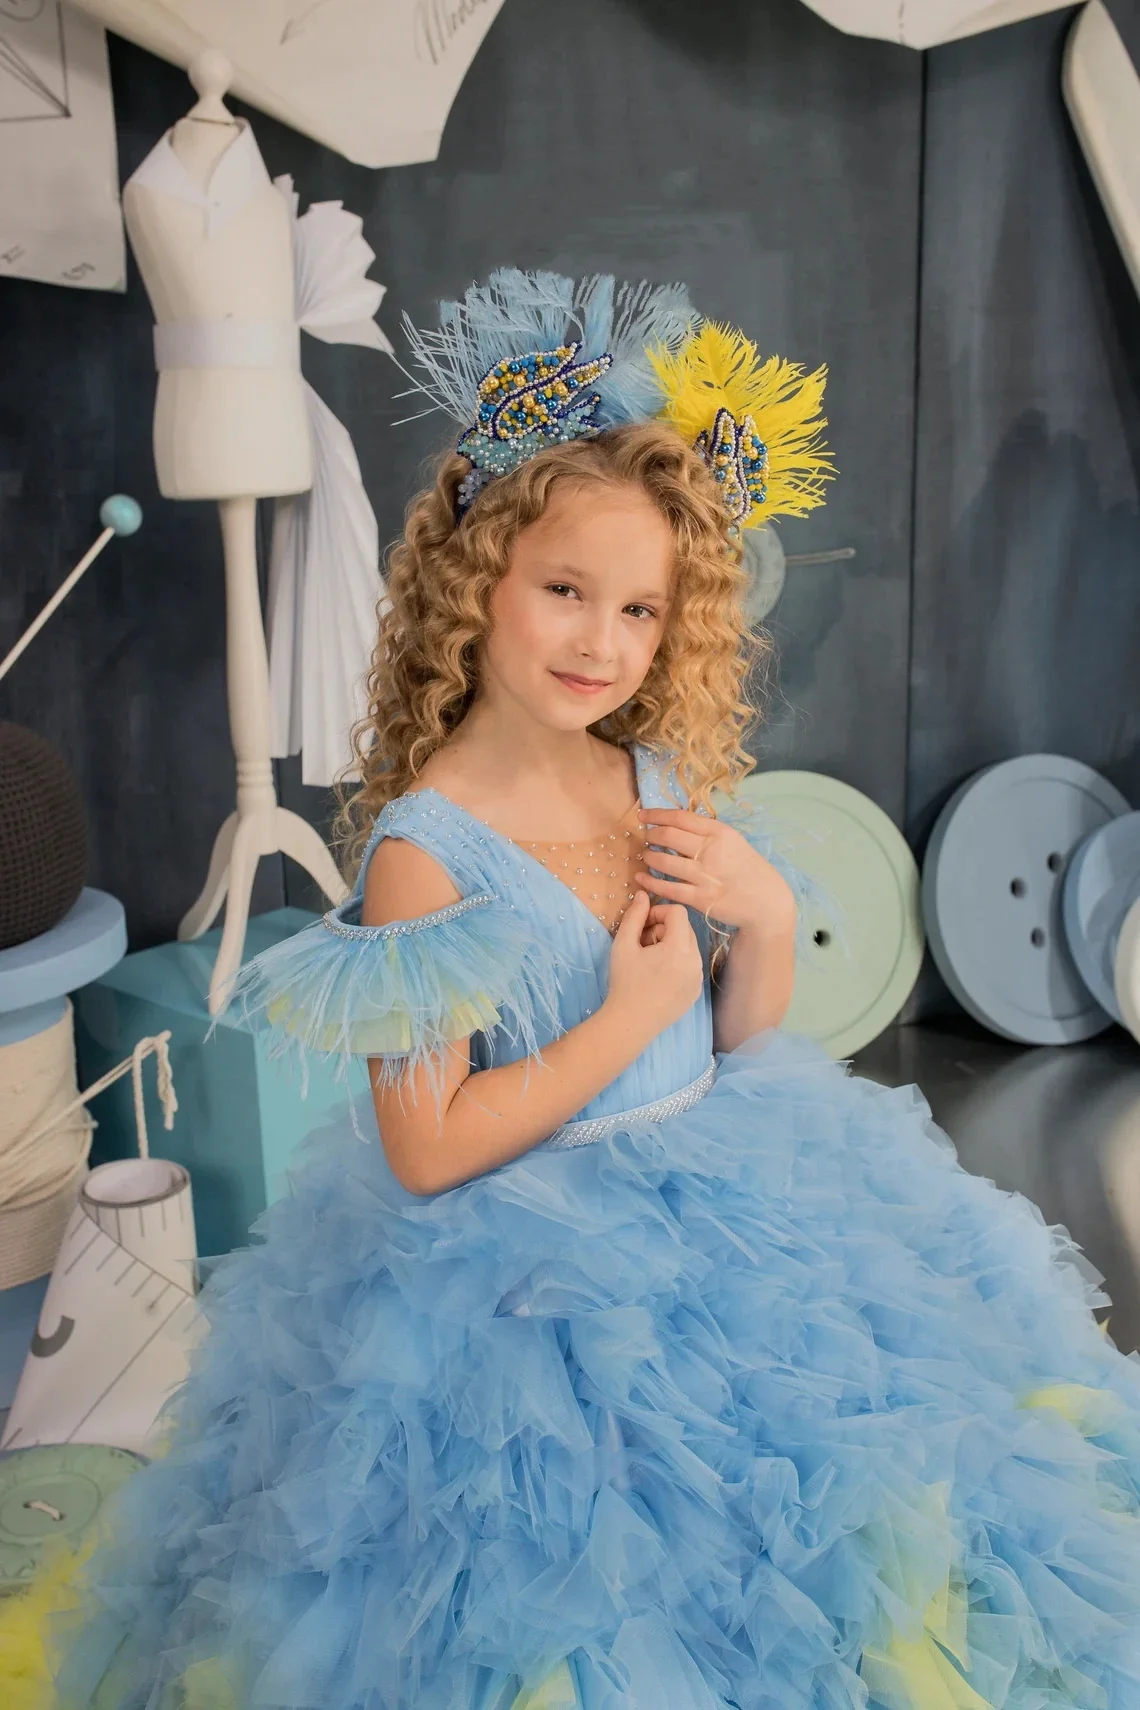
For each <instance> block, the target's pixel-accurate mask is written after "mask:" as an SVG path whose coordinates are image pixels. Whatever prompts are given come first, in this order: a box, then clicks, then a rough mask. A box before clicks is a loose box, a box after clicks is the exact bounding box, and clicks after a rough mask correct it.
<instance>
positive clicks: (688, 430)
mask: <svg viewBox="0 0 1140 1710" xmlns="http://www.w3.org/2000/svg"><path fill="white" fill-rule="evenodd" d="M649 360H650V361H651V362H652V364H653V367H654V371H655V372H656V374H657V377H658V379H659V380H660V382H661V389H662V392H663V394H664V398H665V403H664V407H663V409H662V411H661V414H662V415H663V416H664V418H665V420H666V421H668V422H672V424H673V426H674V427H675V428H676V429H677V431H678V432H679V433H680V434H681V435H682V436H683V437H684V438H685V439H687V440H688V441H689V443H690V444H691V445H693V446H695V447H696V449H697V451H699V452H700V454H701V456H702V457H703V458H704V460H705V462H706V463H707V464H708V465H709V468H710V469H711V470H712V472H713V475H714V477H715V479H716V481H717V482H718V484H719V485H720V489H721V496H722V498H723V500H724V505H725V509H726V510H727V511H728V514H729V516H730V517H731V518H732V520H733V522H734V523H735V524H736V525H737V527H739V528H756V527H757V526H758V525H759V524H760V523H765V522H767V521H769V519H770V518H771V517H774V516H785V517H802V516H806V515H807V513H808V511H813V510H815V508H816V506H817V505H822V504H823V503H824V491H823V484H824V482H825V481H829V480H830V479H831V478H832V476H833V475H834V474H835V470H834V467H833V465H832V461H831V453H830V452H829V451H828V450H827V448H826V447H825V446H824V444H823V440H822V438H821V433H822V430H823V429H824V428H825V427H826V426H827V419H826V417H825V416H822V415H821V414H820V407H821V405H822V403H823V388H824V384H825V382H826V380H827V369H826V368H817V369H816V371H815V372H814V374H806V373H805V372H804V370H803V369H802V368H801V367H800V366H799V364H798V363H795V362H785V361H784V359H783V357H780V356H770V357H768V359H767V361H763V360H761V358H760V356H759V355H758V353H757V350H756V346H755V345H754V344H753V343H752V341H751V339H747V338H745V337H744V335H743V334H742V333H738V332H736V331H735V330H734V329H733V328H732V327H725V326H718V325H717V324H716V323H715V322H713V321H706V322H705V324H704V325H703V326H702V327H701V328H700V330H699V331H698V332H697V333H695V334H694V336H693V337H692V338H690V339H688V340H686V342H685V344H684V345H683V346H682V347H681V349H680V350H678V351H675V352H674V351H668V350H664V349H662V350H657V351H651V352H650V356H649Z"/></svg>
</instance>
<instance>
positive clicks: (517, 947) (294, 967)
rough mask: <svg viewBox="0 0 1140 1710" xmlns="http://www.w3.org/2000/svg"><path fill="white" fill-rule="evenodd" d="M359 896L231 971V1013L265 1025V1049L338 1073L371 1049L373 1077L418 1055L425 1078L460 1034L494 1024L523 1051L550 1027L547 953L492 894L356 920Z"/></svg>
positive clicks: (553, 1012)
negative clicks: (369, 922) (384, 918)
mask: <svg viewBox="0 0 1140 1710" xmlns="http://www.w3.org/2000/svg"><path fill="white" fill-rule="evenodd" d="M360 906H361V905H360V898H359V897H358V896H355V895H354V896H353V897H350V898H349V899H348V901H346V902H344V903H341V904H340V905H339V906H338V907H337V908H334V909H332V910H330V912H329V913H328V914H326V915H325V916H324V918H323V919H322V920H321V921H319V922H318V923H316V924H315V925H313V926H309V927H306V928H305V929H304V930H303V931H301V932H298V933H297V934H296V935H295V936H294V937H292V938H286V939H284V940H283V941H282V942H281V943H280V944H276V945H274V946H273V947H272V948H271V949H269V950H266V951H263V952H262V954H261V955H260V956H255V957H254V958H253V959H252V960H251V961H250V962H247V963H246V964H245V966H244V967H243V968H242V969H241V970H240V972H239V973H238V974H237V976H236V978H235V980H234V983H233V986H232V988H231V997H232V1000H233V1001H234V1003H236V1005H237V1017H238V1020H239V1024H241V1025H245V1026H248V1027H251V1028H254V1029H258V1030H261V1029H265V1030H266V1031H267V1033H268V1048H269V1054H270V1055H271V1056H281V1055H290V1056H293V1057H295V1058H296V1059H297V1060H298V1061H299V1062H300V1065H301V1068H302V1073H303V1075H304V1074H306V1072H307V1066H308V1063H309V1060H310V1058H311V1057H313V1056H316V1057H318V1058H320V1059H324V1060H329V1061H331V1062H332V1063H333V1064H334V1072H336V1073H337V1074H338V1076H341V1077H343V1076H346V1075H347V1072H348V1067H349V1064H350V1063H351V1062H352V1061H353V1059H358V1058H371V1059H374V1060H377V1061H378V1062H379V1065H380V1068H379V1079H380V1081H381V1083H382V1084H384V1083H388V1084H394V1083H395V1082H397V1081H400V1080H402V1079H403V1078H404V1077H405V1076H406V1075H407V1074H408V1072H409V1071H410V1070H413V1069H416V1068H418V1067H420V1066H422V1067H424V1068H425V1069H426V1070H427V1071H428V1076H429V1082H430V1084H431V1085H432V1086H433V1088H435V1087H438V1084H439V1070H440V1068H441V1066H442V1062H443V1058H444V1055H445V1048H446V1047H447V1046H449V1045H451V1044H452V1043H453V1042H455V1041H456V1040H460V1039H464V1038H466V1037H467V1036H468V1035H469V1034H472V1033H477V1032H483V1033H485V1032H489V1031H490V1030H491V1029H492V1028H496V1027H498V1028H502V1029H504V1030H505V1032H506V1034H507V1036H508V1037H509V1038H510V1039H511V1040H512V1041H514V1042H517V1043H518V1044H519V1045H520V1046H521V1047H522V1052H523V1054H525V1055H526V1056H531V1055H535V1054H537V1053H538V1052H539V1050H540V1048H541V1044H542V1043H544V1042H548V1041H549V1039H551V1038H553V1037H555V1036H556V1035H557V1032H558V1031H559V1028H558V967H557V963H556V961H555V959H554V957H553V955H552V953H551V951H550V950H549V948H548V947H547V946H546V945H544V943H543V942H542V940H541V939H540V938H539V937H537V936H536V935H535V934H534V933H533V932H531V931H529V930H528V928H527V926H526V924H525V922H524V921H523V919H522V918H520V917H519V916H518V915H517V914H516V912H515V910H514V909H512V908H510V907H509V906H508V905H506V904H504V903H503V902H501V901H500V900H499V899H498V898H497V897H495V896H494V895H493V894H492V893H490V892H480V893H475V894H473V895H471V896H467V897H464V898H462V899H461V900H460V901H459V902H454V903H449V904H448V905H447V906H446V907H445V908H440V909H435V910H433V911H432V912H431V913H430V914H425V915H421V916H419V917H417V918H416V919H414V920H398V921H392V922H390V923H389V924H387V925H385V926H362V925H361V924H360ZM544 1036H545V1038H544ZM373 1078H374V1079H375V1078H376V1071H375V1069H374V1071H373Z"/></svg>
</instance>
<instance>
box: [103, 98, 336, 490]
mask: <svg viewBox="0 0 1140 1710" xmlns="http://www.w3.org/2000/svg"><path fill="white" fill-rule="evenodd" d="M223 111H224V109H223ZM123 213H124V217H125V221H126V226H127V232H128V235H129V237H130V240H131V246H132V248H133V250H134V253H135V257H136V259H137V261H138V264H139V270H140V272H141V273H142V276H143V283H144V284H145V286H146V289H147V293H148V295H149V297H150V300H151V305H152V307H153V309H154V313H155V319H156V322H157V324H158V326H159V327H160V328H170V327H171V326H172V325H174V324H177V330H178V332H179V333H181V332H183V331H185V330H186V323H209V324H212V326H213V327H214V328H217V326H218V323H229V327H228V328H226V327H225V326H223V327H222V331H223V332H225V331H227V330H228V331H230V332H232V333H233V334H234V335H235V338H236V341H237V342H235V343H232V344H231V345H229V346H228V347H224V349H225V354H224V358H223V359H222V360H217V356H216V355H215V356H212V355H211V352H212V351H215V350H216V348H217V336H216V333H215V334H214V335H213V336H212V337H211V336H209V335H210V327H209V326H208V327H207V342H206V344H205V346H204V348H203V349H199V350H198V351H197V353H196V354H195V355H194V358H193V361H192V362H188V361H187V360H186V358H185V356H184V355H183V354H180V353H179V350H178V348H177V347H175V348H174V350H173V352H171V350H169V349H168V350H167V353H166V357H165V359H164V366H162V367H161V368H160V371H159V376H158V393H157V398H156V401H155V420H154V453H155V464H156V467H157V471H158V484H159V489H160V491H161V492H162V493H163V494H164V495H165V496H166V497H167V498H174V499H220V498H230V497H237V496H255V497H262V496H268V495H273V494H282V493H297V492H302V491H304V490H305V489H307V488H308V487H309V486H310V485H311V483H312V463H311V453H310V436H309V426H308V418H307V415H306V407H305V400H304V392H303V382H302V380H301V374H300V369H299V366H298V365H297V359H296V334H295V333H290V330H289V329H291V328H293V327H294V324H295V314H294V286H293V236H292V216H291V212H290V209H289V207H288V204H287V203H286V200H285V198H284V197H283V196H282V195H281V194H280V193H279V191H277V190H276V189H275V188H274V186H273V184H272V183H271V181H270V179H269V175H268V173H267V172H266V170H265V166H264V163H263V162H262V159H261V155H260V153H259V151H258V149H257V144H256V142H255V141H254V138H253V134H252V132H251V131H250V129H249V127H248V125H246V124H245V123H244V122H241V121H235V122H234V123H233V124H227V123H225V122H217V121H203V120H200V119H192V118H186V119H182V120H180V121H179V122H178V124H177V125H176V126H175V127H174V130H173V132H172V133H170V135H168V136H166V137H163V139H162V140H161V141H160V142H159V143H158V145H157V147H156V148H155V149H154V150H153V151H152V153H151V154H150V155H148V157H147V159H146V160H145V161H144V162H143V164H142V166H141V167H140V168H139V170H138V172H137V173H136V174H135V175H134V177H132V178H131V179H130V180H129V182H128V183H127V184H126V186H125V187H124V190H123ZM242 323H245V325H246V327H247V328H248V327H249V325H250V323H252V325H253V330H254V332H255V334H256V332H257V330H258V329H260V332H261V335H262V336H261V337H260V338H258V337H256V336H255V337H254V339H253V346H252V350H251V351H250V352H249V353H248V355H243V340H242V334H243V327H242ZM159 336H160V338H161V336H162V335H161V334H160V335H159ZM246 342H248V341H246ZM246 361H248V362H249V365H248V366H245V365H244V363H245V362H246Z"/></svg>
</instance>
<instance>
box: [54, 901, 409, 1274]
mask: <svg viewBox="0 0 1140 1710" xmlns="http://www.w3.org/2000/svg"><path fill="white" fill-rule="evenodd" d="M316 918H317V916H316V915H312V914H309V913H307V912H306V911H305V910H304V909H299V908H279V909H274V910H273V911H272V912H271V913H269V914H261V915H255V916H254V918H253V919H252V920H251V921H250V923H249V928H248V931H247V933H246V942H245V959H246V960H248V959H249V958H251V957H253V956H256V955H258V954H260V952H261V951H262V950H267V949H268V948H269V946H270V945H271V944H276V943H278V942H279V941H280V940H281V939H283V938H288V937H290V936H291V935H292V934H293V933H294V932H299V931H300V930H301V928H302V927H304V926H310V925H312V923H313V921H314V920H316ZM220 937H221V931H220V929H218V928H216V929H215V930H214V931H212V932H207V933H204V934H203V936H202V937H201V938H199V939H197V940H195V942H194V943H192V944H159V945H156V946H155V947H154V949H152V950H139V951H136V952H135V953H134V954H133V955H130V956H126V957H124V959H123V960H122V961H121V962H119V963H118V965H117V966H116V967H114V968H112V969H111V971H110V972H109V973H107V974H105V975H104V976H103V977H102V978H101V979H98V980H94V981H92V983H91V984H90V985H87V986H84V987H83V988H82V989H81V990H80V991H78V992H75V993H74V994H73V996H72V1002H73V1003H74V1005H75V1047H76V1055H77V1058H78V1062H79V1070H80V1085H81V1086H89V1085H90V1084H91V1082H92V1081H94V1080H96V1079H97V1078H98V1077H99V1076H100V1075H103V1074H105V1073H106V1072H107V1070H108V1069H112V1068H114V1066H115V1064H116V1063H119V1062H121V1061H122V1060H123V1058H124V1057H129V1056H130V1054H131V1051H132V1050H133V1049H134V1046H135V1043H136V1042H137V1041H138V1040H139V1039H141V1038H143V1037H144V1036H145V1035H147V1034H152V1033H162V1032H163V1031H165V1029H167V1028H169V1029H170V1046H169V1049H170V1066H171V1070H172V1072H173V1075H174V1088H175V1092H176V1093H177V1095H178V1107H179V1108H178V1114H177V1116H176V1117H175V1119H174V1127H173V1128H172V1129H171V1130H170V1132H169V1133H167V1131H166V1130H165V1129H164V1128H163V1126H162V1110H161V1107H160V1105H159V1102H158V1098H157V1095H156V1093H155V1075H154V1063H153V1061H152V1060H148V1061H147V1062H146V1063H145V1064H144V1067H143V1079H144V1083H145V1086H146V1093H147V1097H146V1119H147V1132H148V1134H149V1137H150V1149H151V1151H152V1152H153V1153H154V1155H155V1156H156V1157H163V1158H171V1159H173V1160H174V1161H175V1163H179V1164H184V1165H185V1167H186V1168H187V1169H188V1170H189V1172H190V1178H191V1182H192V1186H193V1193H194V1218H195V1223H196V1225H197V1232H198V1251H199V1253H200V1254H201V1255H202V1256H203V1257H206V1256H208V1255H215V1254H219V1253H227V1252H229V1251H230V1250H231V1249H232V1248H234V1247H238V1246H242V1245H244V1244H245V1242H246V1239H247V1234H248V1230H249V1226H250V1224H251V1223H252V1222H253V1221H254V1219H255V1218H256V1217H257V1216H259V1214H260V1213H261V1212H262V1211H263V1210H264V1208H265V1207H266V1205H269V1204H271V1203H272V1202H273V1201H274V1200H275V1199H277V1198H278V1197H279V1196H280V1195H281V1193H282V1192H283V1191H284V1189H285V1186H286V1172H287V1170H288V1167H289V1161H290V1158H291V1157H292V1155H293V1152H294V1150H295V1148H296V1147H297V1145H298V1143H299V1142H300V1141H301V1140H302V1139H303V1138H304V1137H305V1135H306V1134H309V1133H310V1132H311V1131H312V1130H313V1129H314V1128H317V1127H320V1126H322V1125H323V1124H324V1123H326V1122H327V1121H328V1120H329V1118H330V1116H332V1115H333V1113H335V1112H338V1111H339V1112H341V1113H343V1114H344V1115H345V1116H346V1119H347V1104H348V1099H349V1097H350V1095H355V1094H358V1093H360V1092H366V1091H367V1087H368V1080H367V1074H366V1071H365V1068H364V1065H363V1064H354V1065H353V1076H352V1078H351V1079H350V1081H349V1084H348V1086H347V1087H346V1086H345V1084H344V1082H343V1081H337V1080H334V1078H333V1070H332V1067H331V1066H326V1065H324V1064H322V1063H319V1062H314V1063H312V1064H311V1065H310V1069H309V1080H308V1094H307V1097H305V1098H304V1099H303V1098H302V1097H301V1083H300V1078H299V1075H298V1072H297V1070H296V1068H295V1067H294V1066H293V1065H292V1064H291V1063H286V1062H282V1061H280V1060H278V1061H270V1059H269V1055H268V1051H267V1040H266V1036H265V1034H264V1032H261V1033H256V1032H249V1031H247V1030H245V1029H244V1028H239V1027H237V1026H236V1025H235V1023H234V1020H233V1019H231V1017H232V1015H233V1013H234V1011H228V1012H227V1013H226V1014H225V1015H222V1016H221V1017H219V1019H218V1024H217V1028H216V1030H215V1032H214V1035H213V1037H212V1038H211V1039H209V1040H207V1039H206V1034H207V1032H208V1030H209V1026H210V1015H209V1011H208V1009H207V994H208V992H209V986H210V972H211V969H212V968H213V965H214V959H215V957H216V955H217V952H218V943H219V939H220ZM234 1010H236V1006H234ZM91 1109H92V1112H93V1114H94V1116H95V1118H96V1121H97V1122H98V1123H99V1127H98V1128H97V1130H96V1133H95V1141H94V1145H93V1147H92V1152H91V1162H92V1164H96V1163H100V1164H102V1163H107V1162H109V1161H110V1160H111V1159H114V1158H130V1157H134V1156H135V1155H136V1152H137V1143H136V1139H135V1118H134V1095H133V1092H132V1089H131V1077H130V1076H129V1075H126V1076H124V1077H123V1079H122V1080H120V1081H117V1082H116V1083H115V1085H114V1086H112V1087H108V1089H107V1091H106V1092H104V1093H101V1094H100V1095H99V1097H98V1098H97V1099H95V1100H94V1101H93V1102H92V1105H91ZM377 1144H379V1142H377Z"/></svg>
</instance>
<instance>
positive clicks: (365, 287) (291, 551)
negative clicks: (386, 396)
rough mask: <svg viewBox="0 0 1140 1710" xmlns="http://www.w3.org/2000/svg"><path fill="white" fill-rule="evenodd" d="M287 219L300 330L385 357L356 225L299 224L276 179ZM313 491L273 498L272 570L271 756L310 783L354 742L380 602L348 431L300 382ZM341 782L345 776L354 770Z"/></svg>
mask: <svg viewBox="0 0 1140 1710" xmlns="http://www.w3.org/2000/svg"><path fill="white" fill-rule="evenodd" d="M274 182H275V184H276V185H277V188H278V189H279V190H280V191H281V193H282V195H283V196H285V198H286V200H287V201H288V202H289V205H290V207H291V209H292V212H293V218H294V227H293V235H294V245H293V253H294V267H295V279H296V313H297V323H298V325H299V326H300V327H302V328H303V329H304V331H305V332H307V333H310V334H311V335H312V336H313V337H314V338H319V339H323V340H324V341H325V342H326V343H327V344H358V345H363V346H365V347H366V348H367V349H371V350H381V351H386V352H387V353H388V354H389V355H391V354H392V346H391V345H390V344H389V342H388V340H387V338H386V337H385V336H384V334H383V332H382V331H381V329H380V328H379V326H378V325H377V324H376V321H375V319H374V318H373V317H374V316H375V314H376V312H377V310H378V309H379V307H380V302H381V299H382V298H383V295H384V287H383V286H382V285H380V284H377V283H376V281H375V280H372V279H368V278H367V277H366V274H367V271H368V268H369V267H370V266H371V264H372V262H373V261H374V260H375V255H374V254H373V251H372V250H371V249H370V248H369V246H368V244H367V243H366V242H365V240H364V237H363V235H362V232H361V222H360V220H359V219H358V218H357V216H356V215H355V214H349V213H347V212H346V211H345V209H344V207H343V205H342V204H341V203H340V202H317V203H314V204H313V206H312V207H311V208H310V209H309V210H308V212H307V213H306V214H304V215H303V216H301V217H300V218H298V217H297V196H296V194H295V192H294V190H293V181H292V179H291V178H288V177H283V178H278V179H275V180H274ZM305 391H306V398H307V402H308V408H309V425H310V430H311V433H312V439H313V485H312V489H311V490H310V491H309V492H308V493H300V494H297V495H296V496H295V497H292V498H286V499H278V500H277V501H276V506H275V516H274V525H273V542H272V549H271V553H270V564H269V602H268V613H267V623H266V628H267V641H268V646H269V691H270V701H271V708H270V719H271V723H270V738H271V740H270V752H271V753H272V754H273V755H274V756H275V757H276V758H282V757H283V756H285V755H287V754H296V753H297V752H298V751H299V752H300V753H301V756H302V762H301V776H302V779H303V781H304V782H305V783H306V784H317V785H323V786H327V785H329V784H331V783H332V782H333V780H334V778H336V777H338V776H340V775H344V774H345V767H346V765H347V763H348V761H349V758H350V753H351V750H350V745H349V734H350V731H351V729H352V726H353V725H354V724H355V723H356V722H357V720H359V719H360V718H361V717H363V715H364V713H365V712H366V710H367V699H366V677H367V672H368V666H369V662H370V659H371V655H372V648H373V645H374V643H375V639H376V614H377V607H378V605H379V604H380V602H381V601H382V599H383V597H384V581H383V577H382V576H381V574H380V543H379V533H378V529H377V525H376V517H375V514H374V512H373V510H372V506H371V504H370V503H369V500H368V495H367V493H366V492H365V490H364V483H363V481H362V480H361V475H360V464H359V463H358V461H357V457H356V452H355V450H354V449H353V444H352V440H351V438H350V436H349V434H348V431H347V429H346V428H345V427H344V426H343V424H342V423H341V422H339V421H338V420H337V418H336V417H335V416H334V415H333V413H332V411H331V410H330V409H329V408H328V406H327V405H326V404H324V403H323V402H322V401H321V399H320V398H319V397H318V396H317V394H316V393H315V392H314V391H313V389H312V387H311V386H308V385H306V388H305ZM347 775H349V776H352V775H353V774H352V773H348V774H347Z"/></svg>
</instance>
